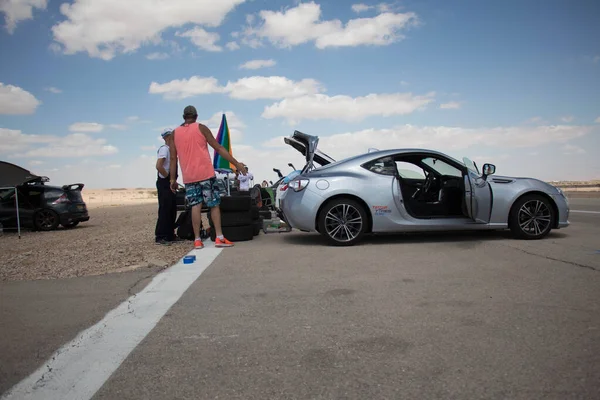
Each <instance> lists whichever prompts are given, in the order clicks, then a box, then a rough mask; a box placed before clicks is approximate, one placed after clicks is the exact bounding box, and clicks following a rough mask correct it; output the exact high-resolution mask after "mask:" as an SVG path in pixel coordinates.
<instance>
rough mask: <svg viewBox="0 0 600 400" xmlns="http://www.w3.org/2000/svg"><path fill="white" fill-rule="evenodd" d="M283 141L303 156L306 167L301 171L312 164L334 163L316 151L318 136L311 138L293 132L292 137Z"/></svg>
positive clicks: (325, 155)
mask: <svg viewBox="0 0 600 400" xmlns="http://www.w3.org/2000/svg"><path fill="white" fill-rule="evenodd" d="M283 141H284V142H285V143H286V144H288V145H290V146H292V147H293V148H294V149H296V150H298V151H299V152H300V153H301V154H302V155H303V156H304V158H305V159H306V166H305V167H304V168H303V170H305V169H306V168H307V166H310V164H311V163H312V162H315V163H317V164H319V165H320V166H324V165H327V164H331V163H334V162H335V160H334V159H333V158H331V157H329V156H328V155H327V154H325V153H323V152H321V151H319V150H318V149H317V145H318V143H319V137H318V136H311V135H307V134H306V133H302V132H300V131H294V134H293V135H292V136H290V137H287V138H284V139H283Z"/></svg>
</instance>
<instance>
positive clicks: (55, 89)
mask: <svg viewBox="0 0 600 400" xmlns="http://www.w3.org/2000/svg"><path fill="white" fill-rule="evenodd" d="M44 90H45V91H47V92H50V93H54V94H59V93H62V90H60V89H58V88H55V87H52V86H51V87H47V88H45V89H44Z"/></svg>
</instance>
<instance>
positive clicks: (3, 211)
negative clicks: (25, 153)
mask: <svg viewBox="0 0 600 400" xmlns="http://www.w3.org/2000/svg"><path fill="white" fill-rule="evenodd" d="M83 186H84V185H83V184H82V183H77V184H73V185H65V186H62V187H59V186H50V185H46V184H45V182H44V179H37V180H34V181H30V182H27V183H25V184H22V185H18V186H16V188H17V194H18V199H19V218H20V223H21V227H27V228H32V229H34V230H39V231H51V230H54V229H56V228H57V227H58V226H59V225H62V226H63V227H65V228H73V227H75V226H77V225H78V224H79V223H80V222H84V221H88V220H89V219H90V217H89V215H88V210H87V206H86V204H85V202H84V201H83V197H82V195H81V190H82V189H83ZM0 223H2V226H3V228H16V227H17V208H16V201H15V190H14V189H3V190H0Z"/></svg>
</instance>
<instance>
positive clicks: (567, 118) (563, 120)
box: [560, 115, 575, 123]
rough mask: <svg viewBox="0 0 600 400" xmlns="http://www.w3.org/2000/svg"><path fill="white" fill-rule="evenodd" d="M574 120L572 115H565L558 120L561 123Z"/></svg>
mask: <svg viewBox="0 0 600 400" xmlns="http://www.w3.org/2000/svg"><path fill="white" fill-rule="evenodd" d="M574 119H575V117H573V116H572V115H567V116H565V117H561V118H560V120H561V121H562V122H567V123H568V122H572V121H573V120H574Z"/></svg>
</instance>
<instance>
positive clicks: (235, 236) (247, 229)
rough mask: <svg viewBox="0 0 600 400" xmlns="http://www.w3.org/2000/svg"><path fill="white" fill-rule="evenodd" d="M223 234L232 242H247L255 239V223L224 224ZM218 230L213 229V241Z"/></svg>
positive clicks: (211, 238)
mask: <svg viewBox="0 0 600 400" xmlns="http://www.w3.org/2000/svg"><path fill="white" fill-rule="evenodd" d="M221 229H222V230H223V236H225V238H227V240H231V241H232V242H234V243H235V242H246V241H248V240H252V239H254V224H249V225H244V226H223V227H222V228H221ZM216 237H217V236H216V232H215V230H214V229H211V235H210V240H212V241H213V242H214V241H215V239H216Z"/></svg>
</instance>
